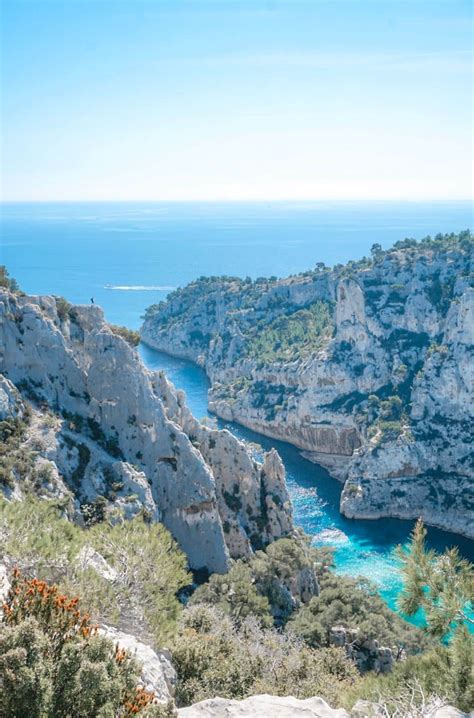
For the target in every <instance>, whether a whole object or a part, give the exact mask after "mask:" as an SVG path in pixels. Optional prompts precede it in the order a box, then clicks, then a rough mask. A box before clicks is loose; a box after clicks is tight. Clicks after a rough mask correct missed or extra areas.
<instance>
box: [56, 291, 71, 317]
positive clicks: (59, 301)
mask: <svg viewBox="0 0 474 718" xmlns="http://www.w3.org/2000/svg"><path fill="white" fill-rule="evenodd" d="M54 299H55V300H56V311H57V313H58V317H59V319H60V321H61V322H64V321H65V320H66V319H68V317H69V316H70V313H71V309H72V304H70V303H69V302H68V301H67V299H64V297H54Z"/></svg>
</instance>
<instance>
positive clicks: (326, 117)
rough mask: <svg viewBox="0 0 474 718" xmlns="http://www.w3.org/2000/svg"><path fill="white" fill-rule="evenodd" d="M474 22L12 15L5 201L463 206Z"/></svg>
mask: <svg viewBox="0 0 474 718" xmlns="http://www.w3.org/2000/svg"><path fill="white" fill-rule="evenodd" d="M471 8H472V6H471V3H470V2H468V1H466V0H445V1H444V2H436V1H432V0H423V1H421V2H420V1H419V0H398V1H396V2H389V1H388V0H352V1H349V2H345V1H343V0H330V1H327V2H324V1H319V0H310V1H304V0H265V2H261V1H260V0H247V1H246V2H239V1H237V0H221V1H218V0H214V1H212V2H211V1H208V2H204V1H202V2H201V1H200V0H169V2H166V1H164V0H163V1H161V0H145V1H143V2H142V1H141V0H133V2H131V1H129V2H127V1H126V0H115V1H112V0H110V1H105V2H102V0H84V1H83V0H62V1H61V2H59V1H56V2H45V1H44V0H31V1H26V0H3V3H2V36H3V37H2V88H1V89H2V118H1V119H2V154H3V160H2V166H3V172H2V183H3V198H4V199H5V200H56V199H57V200H81V199H93V200H103V199H104V200H105V199H117V200H123V199H136V200H139V199H164V200H167V199H285V198H291V199H327V198H331V199H338V198H340V199H347V198H349V199H352V198H354V199H386V198H394V199H405V198H407V199H431V198H436V199H453V198H467V197H469V196H470V195H471V192H472V175H471V167H472V137H471V127H472V103H471V93H472V90H471V83H472V54H471V52H472V24H471V17H470V16H471V11H472V10H471Z"/></svg>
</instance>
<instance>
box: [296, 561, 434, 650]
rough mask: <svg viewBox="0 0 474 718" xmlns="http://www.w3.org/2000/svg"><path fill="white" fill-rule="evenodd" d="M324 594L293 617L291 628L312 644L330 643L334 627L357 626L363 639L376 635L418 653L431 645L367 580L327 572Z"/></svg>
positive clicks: (323, 579)
mask: <svg viewBox="0 0 474 718" xmlns="http://www.w3.org/2000/svg"><path fill="white" fill-rule="evenodd" d="M319 584H320V593H319V596H315V597H314V598H312V599H311V601H310V602H309V604H307V605H306V606H303V607H301V608H300V609H299V610H298V611H297V612H296V613H295V614H294V615H293V616H292V618H291V619H290V621H289V622H288V624H287V630H289V631H293V632H294V633H296V634H297V635H299V636H301V637H302V638H303V639H304V640H305V641H306V642H307V643H308V645H310V646H314V647H317V646H325V645H328V638H329V631H330V629H331V628H332V627H333V626H344V627H346V628H356V629H358V631H359V638H360V641H361V642H362V641H364V640H365V639H371V638H376V639H377V640H378V641H379V643H380V644H382V645H388V646H390V647H395V648H397V647H399V648H401V647H403V648H404V649H405V650H406V651H408V652H416V651H419V650H421V649H422V648H423V647H424V646H426V645H427V641H426V639H425V638H424V637H423V634H422V633H421V631H420V630H419V629H417V628H415V627H414V626H411V625H410V624H409V623H407V622H406V621H404V620H403V619H402V618H400V617H399V616H397V614H396V613H394V612H393V611H391V610H390V609H389V608H388V606H387V604H386V603H385V602H384V601H383V599H382V598H381V597H380V595H379V593H378V591H377V590H376V588H375V587H374V586H372V585H371V584H370V583H368V582H367V581H360V580H357V579H352V578H348V577H346V576H337V575H336V574H334V573H332V572H329V571H327V572H325V573H323V574H322V575H321V576H320V579H319Z"/></svg>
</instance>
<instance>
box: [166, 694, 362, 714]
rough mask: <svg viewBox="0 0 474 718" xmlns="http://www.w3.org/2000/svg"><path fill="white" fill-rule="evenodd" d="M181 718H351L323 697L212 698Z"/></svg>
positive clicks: (197, 705) (181, 712)
mask: <svg viewBox="0 0 474 718" xmlns="http://www.w3.org/2000/svg"><path fill="white" fill-rule="evenodd" d="M178 715H179V718H211V717H212V718H268V716H272V718H351V717H350V714H349V713H347V711H345V710H337V709H336V710H333V709H332V708H330V707H329V706H328V704H327V703H326V702H325V701H323V700H322V698H306V699H305V700H300V699H298V698H293V697H292V696H288V697H279V696H268V695H261V696H252V697H251V698H246V699H245V700H242V701H234V700H230V699H226V698H210V699H209V700H206V701H201V703H195V704H194V705H192V706H189V707H188V708H180V709H179V711H178Z"/></svg>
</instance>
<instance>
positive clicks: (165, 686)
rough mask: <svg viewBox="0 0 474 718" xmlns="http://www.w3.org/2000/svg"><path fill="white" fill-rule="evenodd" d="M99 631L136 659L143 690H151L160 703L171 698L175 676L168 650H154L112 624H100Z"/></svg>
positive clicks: (166, 701)
mask: <svg viewBox="0 0 474 718" xmlns="http://www.w3.org/2000/svg"><path fill="white" fill-rule="evenodd" d="M100 633H101V634H102V635H104V636H105V637H106V638H108V639H109V640H111V641H112V642H113V643H114V645H116V646H118V647H119V648H122V649H124V650H125V651H127V652H128V653H129V654H130V655H132V656H133V657H134V658H135V659H136V660H137V661H138V663H139V664H140V667H141V680H140V684H141V686H142V687H143V688H145V690H147V691H151V692H153V693H154V694H155V696H156V698H157V700H158V701H159V702H160V703H168V701H171V700H172V699H173V696H174V693H175V686H176V680H177V677H176V671H175V670H174V668H173V666H172V663H171V654H170V653H169V652H168V651H166V650H162V651H155V650H153V648H151V646H147V645H146V644H145V643H142V641H139V640H138V639H137V638H135V636H133V635H131V634H129V633H123V632H122V631H118V630H117V629H116V628H113V627H112V626H101V628H100Z"/></svg>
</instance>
